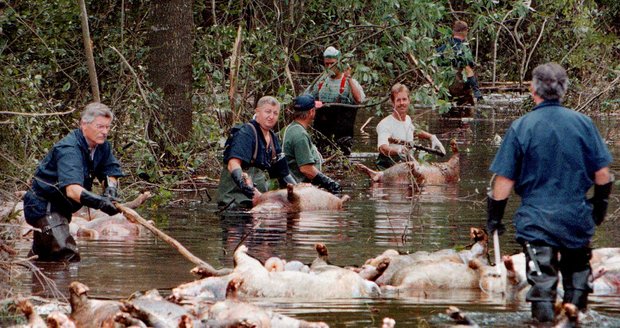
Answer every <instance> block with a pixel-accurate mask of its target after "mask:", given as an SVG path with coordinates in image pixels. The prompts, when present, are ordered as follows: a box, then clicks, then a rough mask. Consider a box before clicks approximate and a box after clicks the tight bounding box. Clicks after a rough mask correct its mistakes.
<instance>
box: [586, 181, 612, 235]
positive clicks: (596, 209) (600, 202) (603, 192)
mask: <svg viewBox="0 0 620 328" xmlns="http://www.w3.org/2000/svg"><path fill="white" fill-rule="evenodd" d="M612 184H613V182H612V181H610V182H608V183H606V184H604V185H602V186H601V185H597V184H595V185H594V196H592V198H590V199H588V201H589V202H590V204H592V219H593V220H594V223H596V225H601V223H603V220H604V219H605V215H606V214H607V205H608V199H609V194H611V185H612Z"/></svg>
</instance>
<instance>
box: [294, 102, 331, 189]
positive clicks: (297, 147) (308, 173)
mask: <svg viewBox="0 0 620 328" xmlns="http://www.w3.org/2000/svg"><path fill="white" fill-rule="evenodd" d="M317 103H318V104H320V102H318V101H317V102H315V101H314V98H313V97H312V96H310V95H303V96H299V97H297V98H295V99H294V100H293V122H291V124H289V125H288V126H287V127H286V130H284V137H282V144H283V146H282V148H284V154H286V159H287V161H288V166H289V168H290V170H291V174H292V175H293V176H294V177H295V179H296V180H297V181H300V182H310V183H312V184H313V185H316V186H318V187H321V188H324V189H325V190H327V191H329V192H331V193H332V194H339V193H340V191H341V188H340V184H338V182H336V181H334V180H332V179H331V178H329V177H328V176H326V175H325V174H323V173H322V172H321V165H322V164H323V158H322V157H321V154H320V153H319V151H318V150H317V148H316V146H315V145H314V143H313V142H312V138H310V134H308V131H307V129H308V127H309V126H310V124H312V121H313V120H314V116H315V115H316V107H317Z"/></svg>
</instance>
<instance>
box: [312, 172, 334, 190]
mask: <svg viewBox="0 0 620 328" xmlns="http://www.w3.org/2000/svg"><path fill="white" fill-rule="evenodd" d="M310 183H312V184H313V185H315V186H318V187H320V188H323V189H325V190H327V191H329V192H331V193H332V194H340V192H341V191H342V189H341V188H340V185H339V184H338V182H336V181H334V180H332V179H330V178H329V177H328V176H326V175H325V174H323V173H321V172H319V173H317V175H316V176H315V177H314V178H313V179H312V181H310Z"/></svg>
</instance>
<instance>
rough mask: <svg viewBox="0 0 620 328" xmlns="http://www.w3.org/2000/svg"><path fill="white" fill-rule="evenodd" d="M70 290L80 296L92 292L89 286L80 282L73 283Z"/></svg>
mask: <svg viewBox="0 0 620 328" xmlns="http://www.w3.org/2000/svg"><path fill="white" fill-rule="evenodd" d="M69 289H71V291H72V292H73V293H75V294H76V295H78V296H80V295H83V294H86V293H87V292H88V291H89V290H90V289H89V288H88V286H86V285H84V284H83V283H81V282H79V281H74V282H72V283H71V285H70V286H69Z"/></svg>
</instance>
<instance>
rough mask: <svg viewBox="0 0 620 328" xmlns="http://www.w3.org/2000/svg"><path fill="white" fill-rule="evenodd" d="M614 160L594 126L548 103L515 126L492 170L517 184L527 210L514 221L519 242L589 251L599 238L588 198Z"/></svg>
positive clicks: (513, 124) (589, 121) (506, 138)
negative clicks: (597, 176)
mask: <svg viewBox="0 0 620 328" xmlns="http://www.w3.org/2000/svg"><path fill="white" fill-rule="evenodd" d="M611 161H612V158H611V154H610V153H609V150H608V149H607V146H606V145H605V142H604V141H603V139H602V138H601V136H600V134H599V132H598V130H597V129H596V127H595V126H594V123H593V122H592V120H591V119H590V118H589V117H587V116H585V115H583V114H580V113H577V112H575V111H573V110H570V109H567V108H565V107H562V106H561V105H560V103H559V102H557V101H545V102H542V103H540V104H539V105H538V106H536V107H535V108H534V110H533V111H532V112H530V113H528V114H526V115H524V116H523V117H521V118H519V119H517V120H516V121H514V122H513V123H512V125H511V126H510V128H509V129H508V131H507V132H506V136H505V138H504V141H503V142H502V144H501V146H500V148H499V150H498V152H497V154H496V155H495V159H494V160H493V163H492V164H491V168H490V170H491V171H492V172H493V173H495V174H497V175H500V176H503V177H506V178H508V179H511V180H514V182H515V184H514V189H515V192H516V193H517V194H518V195H519V196H521V206H520V207H519V209H518V210H517V212H516V213H515V215H514V218H513V224H514V225H515V228H516V231H517V236H516V237H517V240H518V241H519V242H524V241H529V242H533V243H543V244H546V245H550V246H554V247H564V248H581V247H586V246H588V244H589V242H590V240H591V238H592V236H593V235H594V221H593V220H592V207H591V205H589V204H588V203H587V201H586V192H587V191H588V189H590V187H592V184H593V183H594V173H595V172H596V171H598V170H600V169H601V168H603V167H606V166H608V165H609V164H610V163H611Z"/></svg>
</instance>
